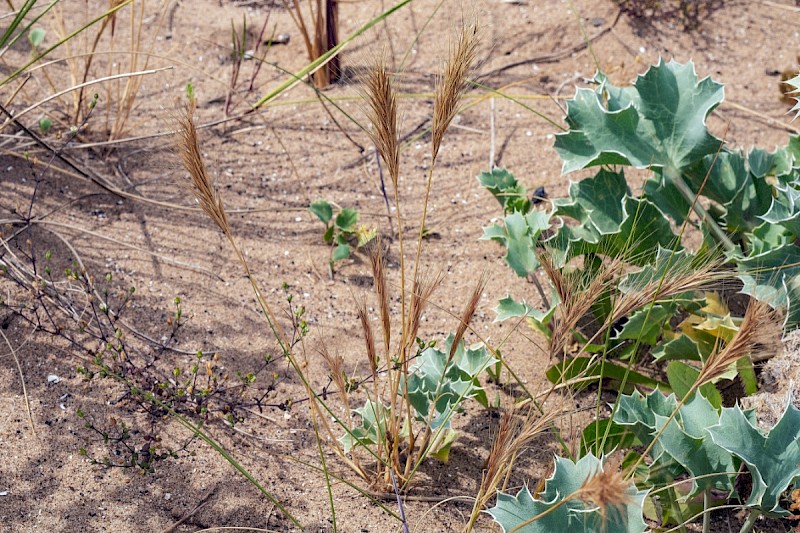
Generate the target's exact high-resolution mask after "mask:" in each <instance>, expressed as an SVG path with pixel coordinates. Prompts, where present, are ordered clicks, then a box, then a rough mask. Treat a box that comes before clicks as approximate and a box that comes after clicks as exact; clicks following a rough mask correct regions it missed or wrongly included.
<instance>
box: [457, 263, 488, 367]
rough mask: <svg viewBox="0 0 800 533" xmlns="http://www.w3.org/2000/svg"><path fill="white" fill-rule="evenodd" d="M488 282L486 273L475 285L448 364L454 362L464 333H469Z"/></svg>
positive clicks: (462, 317)
mask: <svg viewBox="0 0 800 533" xmlns="http://www.w3.org/2000/svg"><path fill="white" fill-rule="evenodd" d="M487 281H489V278H488V277H487V275H486V273H485V272H484V273H483V274H481V277H480V278H478V283H476V284H475V288H474V289H473V290H472V295H471V296H470V298H469V301H467V305H466V306H464V310H463V311H462V312H461V319H460V322H459V324H458V329H457V330H456V334H455V337H453V345H452V346H451V347H450V353H449V354H448V358H447V360H448V362H450V361H452V359H453V356H454V355H455V353H456V349H457V348H458V344H459V343H460V342H461V339H462V337H464V332H466V331H467V327H468V326H469V323H470V321H471V320H472V316H473V315H474V314H475V310H476V309H477V308H478V302H479V301H480V299H481V295H482V294H483V290H484V289H485V288H486V282H487Z"/></svg>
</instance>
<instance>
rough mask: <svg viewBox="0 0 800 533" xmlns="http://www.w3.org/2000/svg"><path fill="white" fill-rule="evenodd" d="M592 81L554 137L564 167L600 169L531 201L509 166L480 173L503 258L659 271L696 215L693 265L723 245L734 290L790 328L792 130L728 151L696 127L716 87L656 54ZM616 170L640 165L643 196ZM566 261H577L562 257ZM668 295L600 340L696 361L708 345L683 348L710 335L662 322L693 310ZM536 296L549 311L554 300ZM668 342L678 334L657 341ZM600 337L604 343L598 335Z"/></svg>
mask: <svg viewBox="0 0 800 533" xmlns="http://www.w3.org/2000/svg"><path fill="white" fill-rule="evenodd" d="M593 81H594V86H593V87H589V88H580V89H578V90H577V91H576V94H575V97H574V98H573V99H572V100H570V101H569V102H568V105H567V116H566V122H567V125H568V129H567V131H565V132H563V133H560V134H558V135H556V141H555V149H556V151H557V152H558V154H559V156H560V157H561V159H562V162H563V165H562V170H563V172H564V173H570V172H573V171H576V170H580V169H585V168H588V167H594V166H599V167H601V168H600V169H599V171H598V172H597V173H596V174H595V175H594V176H591V177H588V178H584V179H582V180H580V181H578V182H573V183H571V184H570V186H569V195H568V197H566V198H556V199H554V200H553V201H552V202H551V205H552V207H548V208H545V207H538V208H537V207H536V206H534V205H533V204H532V202H530V201H528V198H527V191H526V189H525V187H524V186H523V185H522V184H520V183H519V182H518V181H517V180H516V179H515V178H514V176H513V175H512V174H511V173H510V172H509V171H507V170H504V169H495V170H493V171H491V172H485V173H483V174H481V175H480V176H479V178H478V179H479V182H480V183H481V184H482V185H483V186H484V187H486V188H487V190H489V191H490V192H491V193H492V194H493V195H494V196H495V198H496V199H497V200H498V202H499V203H500V205H501V207H502V208H503V211H504V220H503V221H502V222H501V223H498V224H495V225H493V226H490V227H488V228H485V230H484V236H483V238H484V239H491V240H494V241H495V242H498V243H500V244H501V245H502V246H504V247H505V248H506V256H505V259H506V262H507V263H508V265H509V266H510V267H511V268H512V269H513V270H514V272H515V273H517V274H518V275H519V276H521V277H528V278H531V279H535V277H534V276H532V274H533V272H534V271H536V270H537V269H538V268H539V267H540V266H541V261H539V255H540V253H541V250H546V251H547V254H549V256H550V257H551V258H552V264H553V266H554V267H556V268H559V269H566V270H575V269H577V268H582V269H585V270H586V275H587V276H593V275H595V274H594V273H595V272H596V271H597V269H598V267H599V266H600V265H602V263H603V261H604V260H608V258H623V259H624V262H625V263H626V265H627V267H626V268H631V267H634V268H635V267H637V266H638V267H640V268H641V267H645V266H647V265H649V264H651V263H652V262H653V261H661V263H662V264H664V265H666V266H665V269H666V270H668V269H674V268H679V267H680V262H681V261H682V259H681V258H680V254H682V253H684V252H683V251H682V245H683V243H682V240H683V235H684V233H685V231H684V228H685V225H686V224H693V225H697V226H698V227H699V229H700V230H701V232H702V234H703V237H704V240H703V245H702V247H701V249H700V250H699V251H698V253H697V254H695V255H692V256H691V257H692V258H693V259H692V261H694V262H696V263H700V262H701V260H702V259H703V258H705V257H708V256H709V255H710V252H713V251H715V250H718V249H722V250H723V251H724V256H723V259H724V261H725V262H727V263H729V264H732V265H733V266H735V268H736V270H737V271H738V277H739V279H740V280H741V281H742V284H743V286H742V288H741V291H742V292H743V293H745V294H748V295H750V296H752V297H754V298H756V299H758V300H761V301H764V302H766V303H768V304H769V305H770V306H772V307H773V308H784V309H787V313H786V315H785V316H786V324H785V325H786V326H787V327H788V328H791V327H794V326H796V325H798V324H800V305H798V304H800V266H798V265H800V246H798V245H797V242H798V238H800V224H798V223H797V220H798V219H800V137H791V138H790V140H789V142H788V144H787V145H786V146H785V147H781V148H777V149H776V150H774V151H772V152H768V151H766V150H762V149H759V148H754V149H751V150H750V151H748V152H744V151H741V150H738V151H731V150H729V149H727V148H726V147H725V146H724V143H723V141H722V140H721V139H719V138H717V137H715V136H714V135H712V134H711V133H710V132H709V131H708V128H707V127H706V119H707V117H708V115H709V114H710V113H711V112H712V111H713V110H714V108H715V107H716V106H717V105H719V104H720V103H721V102H722V100H723V96H724V91H723V87H722V85H720V84H718V83H716V82H714V81H713V80H711V79H710V78H704V79H698V77H697V75H696V73H695V70H694V65H692V64H691V63H687V64H679V63H676V62H674V61H670V62H665V61H663V60H662V61H660V62H659V63H658V64H657V65H654V66H652V67H651V68H650V69H649V70H648V71H647V72H646V73H645V74H643V75H641V76H639V77H638V78H637V80H636V81H635V82H634V83H633V85H631V86H626V87H617V86H615V85H613V84H612V83H611V82H610V81H609V80H608V79H607V78H606V77H605V76H604V75H603V74H602V73H598V74H597V75H596V76H595V78H594V80H593ZM625 166H630V167H634V168H636V169H643V170H649V171H651V173H652V174H651V175H650V177H648V178H647V179H646V181H645V184H644V187H643V189H642V192H641V194H639V195H634V194H633V193H632V192H631V190H630V188H629V187H628V185H627V180H626V178H625V175H624V170H623V167H625ZM698 200H700V201H698ZM704 205H705V206H707V207H703V206H704ZM693 213H694V214H696V215H697V217H698V218H699V223H698V222H695V220H696V219H695V217H694V216H693ZM676 226H677V227H680V231H676V230H674V229H673V228H675V227H676ZM576 258H581V262H580V263H575V262H572V261H573V259H576ZM604 258H605V259H604ZM665 259H666V260H665ZM676 265H677V266H676ZM666 270H664V269H662V271H661V272H660V273H659V275H661V276H664V275H665V272H666ZM548 277H550V276H549V274H548ZM539 292H540V294H541V295H545V294H546V293H547V291H546V290H543V291H539ZM624 293H625V291H620V290H619V288H615V287H610V288H609V290H608V291H606V292H604V293H603V294H602V296H601V297H600V299H599V300H598V302H597V303H596V304H595V305H592V308H591V311H592V313H593V314H594V318H595V319H596V320H598V321H599V322H601V323H603V322H604V321H605V320H606V319H608V317H609V314H608V312H609V309H610V307H609V306H610V305H611V304H610V302H613V301H614V300H615V298H616V295H620V294H623V295H624ZM543 299H544V300H545V301H546V302H547V299H546V298H543ZM678 300H679V303H678V305H674V304H673V303H669V302H666V303H665V302H655V301H654V302H647V304H648V305H647V306H646V307H641V308H639V310H638V311H637V310H636V309H632V310H631V311H632V312H634V311H636V312H638V313H639V315H638V316H639V318H640V319H641V320H639V321H638V322H637V321H635V320H634V321H632V323H631V324H630V325H627V326H624V324H622V331H619V327H617V325H619V324H620V323H617V324H615V328H614V329H615V331H614V335H612V336H610V337H609V338H608V339H606V340H607V341H620V340H626V341H628V343H629V349H628V351H627V352H618V351H617V352H615V353H618V354H622V355H623V356H624V357H627V356H628V355H630V349H635V348H636V347H638V346H640V345H648V344H649V345H650V346H651V347H653V353H654V354H655V355H658V356H659V357H666V356H667V355H669V358H670V359H674V358H680V357H679V353H680V352H683V351H684V349H686V350H688V351H686V352H685V353H687V356H688V357H689V358H694V359H702V357H701V355H702V353H704V352H705V353H707V352H708V351H709V350H708V349H704V348H708V346H705V347H702V346H701V347H698V348H697V349H695V348H694V346H693V345H694V344H697V343H699V342H701V341H704V340H705V341H707V340H709V339H708V337H707V336H706V338H705V339H700V338H699V337H702V335H696V337H698V338H689V336H686V335H673V334H672V333H671V332H670V329H669V328H666V327H661V326H666V324H667V323H668V322H669V321H670V320H671V316H674V315H675V313H685V312H689V313H693V312H694V310H695V309H697V308H700V307H702V302H701V295H697V294H695V295H688V294H687V295H686V296H682V297H680V298H678ZM692 300H694V301H692ZM511 302H512V303H514V304H515V306H516V307H519V306H520V305H524V304H517V302H514V301H513V300H511ZM603 302H606V303H603ZM687 304H688V306H689V307H688V308H687V307H686V305H687ZM547 305H548V306H549V307H551V311H552V307H553V306H555V305H557V304H556V303H552V304H551V303H549V302H547ZM561 305H563V302H562V303H561ZM504 307H506V308H508V307H509V305H508V304H506V305H505V306H504ZM669 311H672V313H671V314H670V313H669ZM544 313H548V311H545V312H544ZM556 315H557V313H556ZM662 315H663V316H662ZM667 315H670V316H667ZM510 316H512V315H509V314H508V313H505V314H502V315H498V319H500V318H507V317H510ZM655 319H661V320H655ZM618 320H619V317H617V318H615V321H618ZM731 320H732V321H733V322H735V320H736V319H735V317H731ZM637 328H639V329H637ZM551 329H552V328H551ZM695 329H696V328H695ZM662 339H663V341H664V342H662ZM595 340H596V339H595ZM668 340H674V341H675V342H674V343H673V344H671V345H670V346H669V347H667V346H666V341H668ZM654 341H655V342H657V344H656V345H655V346H654ZM603 344H604V346H605V348H604V350H606V351H605V352H604V353H606V352H607V351H608V350H607V349H608V348H609V345H608V343H607V342H606V343H603ZM612 344H613V343H612ZM665 360H666V359H665Z"/></svg>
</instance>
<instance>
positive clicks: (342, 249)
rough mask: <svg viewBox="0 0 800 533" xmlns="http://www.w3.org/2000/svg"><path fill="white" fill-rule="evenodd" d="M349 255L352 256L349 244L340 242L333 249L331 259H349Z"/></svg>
mask: <svg viewBox="0 0 800 533" xmlns="http://www.w3.org/2000/svg"><path fill="white" fill-rule="evenodd" d="M348 257H350V245H349V244H339V245H337V246H336V248H334V249H333V253H331V261H334V262H336V261H341V260H343V259H347V258H348Z"/></svg>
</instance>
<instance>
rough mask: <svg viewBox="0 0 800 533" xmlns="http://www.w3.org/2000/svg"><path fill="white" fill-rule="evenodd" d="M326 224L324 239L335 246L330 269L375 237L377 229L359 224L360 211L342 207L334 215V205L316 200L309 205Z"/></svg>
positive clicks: (309, 208) (310, 209)
mask: <svg viewBox="0 0 800 533" xmlns="http://www.w3.org/2000/svg"><path fill="white" fill-rule="evenodd" d="M308 210H309V211H311V212H312V213H314V214H315V215H316V216H317V218H319V219H320V220H321V221H322V222H323V223H324V224H325V233H323V235H322V239H323V240H324V241H325V242H326V243H328V244H329V245H331V246H332V247H333V250H332V251H331V258H330V262H329V267H330V271H331V272H333V265H334V263H336V262H337V261H342V260H344V259H347V258H348V257H350V254H351V253H352V252H353V250H357V249H359V248H362V247H363V246H365V245H366V244H367V243H368V242H370V241H371V240H372V239H374V238H375V234H376V232H375V230H374V229H370V228H368V227H367V226H364V225H359V224H358V211H357V210H355V209H353V208H350V207H345V208H343V209H340V210H339V211H338V213H336V216H335V217H334V212H333V206H332V205H331V204H330V202H328V201H326V200H315V201H313V202H311V205H309V206H308Z"/></svg>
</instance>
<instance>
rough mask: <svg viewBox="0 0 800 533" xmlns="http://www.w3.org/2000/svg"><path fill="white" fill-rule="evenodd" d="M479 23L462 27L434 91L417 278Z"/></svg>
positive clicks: (415, 261) (418, 245)
mask: <svg viewBox="0 0 800 533" xmlns="http://www.w3.org/2000/svg"><path fill="white" fill-rule="evenodd" d="M477 31H478V30H477V26H472V28H462V30H461V33H460V34H459V40H458V43H457V44H456V45H455V46H452V47H451V50H450V58H449V59H448V61H447V63H446V64H445V68H444V71H443V73H442V75H441V78H440V81H439V83H438V84H437V87H436V90H435V91H434V100H433V119H432V127H431V135H432V144H431V166H430V169H428V179H427V183H426V186H425V196H424V200H423V203H422V215H421V220H420V227H419V235H418V237H417V253H416V257H415V259H414V273H413V277H414V278H416V277H417V274H418V273H419V264H420V258H421V256H422V240H423V237H424V236H425V221H426V219H427V215H428V201H429V199H430V195H431V184H432V182H433V170H434V168H435V166H436V158H437V156H438V155H439V148H440V147H441V142H442V139H443V138H444V134H445V132H446V131H447V128H448V127H449V126H450V123H451V122H452V120H453V118H454V117H455V114H456V110H457V109H458V105H459V103H460V101H461V97H462V96H463V95H464V92H465V91H466V76H467V73H468V72H469V70H470V69H471V68H472V64H473V63H474V61H475V57H476V55H477V50H478V34H477Z"/></svg>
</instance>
